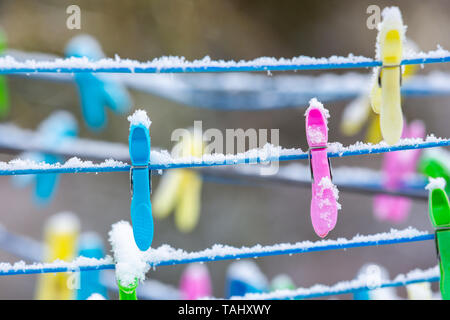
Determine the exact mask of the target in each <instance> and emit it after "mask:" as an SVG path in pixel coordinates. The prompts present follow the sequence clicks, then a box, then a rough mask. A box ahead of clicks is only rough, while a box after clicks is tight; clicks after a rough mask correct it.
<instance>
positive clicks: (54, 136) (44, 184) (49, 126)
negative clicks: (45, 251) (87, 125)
mask: <svg viewBox="0 0 450 320" xmlns="http://www.w3.org/2000/svg"><path fill="white" fill-rule="evenodd" d="M77 133H78V125H77V122H76V120H75V118H74V117H73V116H72V115H71V114H70V113H69V112H67V111H56V112H54V113H52V114H51V115H50V116H49V117H48V118H47V119H45V120H44V121H43V122H42V123H41V124H40V125H39V127H38V129H37V138H36V141H34V143H35V144H36V145H38V146H41V147H44V148H45V147H48V148H52V147H54V146H55V145H59V144H61V143H62V142H63V141H64V140H66V139H70V138H73V137H76V135H77ZM20 158H21V159H24V160H25V159H27V160H33V161H35V162H45V163H48V164H53V163H57V162H62V161H63V159H62V158H61V157H60V156H56V155H52V154H46V153H36V152H25V153H23V154H21V155H20ZM11 179H12V182H13V184H14V185H15V186H17V187H24V186H26V185H28V184H29V183H31V182H34V196H33V199H34V201H35V203H36V204H38V205H45V204H48V203H49V202H50V201H51V199H52V197H53V195H54V193H55V190H56V187H57V185H58V181H59V175H58V174H57V173H45V174H37V175H15V176H13V177H12V178H11Z"/></svg>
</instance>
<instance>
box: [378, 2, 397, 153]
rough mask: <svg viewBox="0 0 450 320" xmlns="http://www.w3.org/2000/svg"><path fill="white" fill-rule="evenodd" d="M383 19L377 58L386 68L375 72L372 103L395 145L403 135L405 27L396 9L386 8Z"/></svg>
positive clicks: (386, 134) (386, 135)
mask: <svg viewBox="0 0 450 320" xmlns="http://www.w3.org/2000/svg"><path fill="white" fill-rule="evenodd" d="M382 16H383V21H382V22H381V23H380V24H379V26H378V37H377V47H376V58H377V59H378V60H381V61H382V63H383V65H382V66H381V67H380V68H376V69H375V72H376V77H377V80H378V86H374V87H373V89H372V92H371V95H370V99H371V104H372V109H373V111H374V112H375V113H379V114H380V128H381V134H382V136H383V138H384V140H385V141H386V142H387V143H388V144H390V145H392V144H395V143H397V142H398V141H399V140H400V137H401V135H402V131H403V114H402V108H401V94H400V86H401V84H402V71H401V69H402V68H401V66H400V63H401V61H402V54H403V42H404V39H405V31H406V26H404V25H403V21H402V15H401V13H400V10H399V9H398V8H397V7H388V8H385V9H384V10H383V12H382Z"/></svg>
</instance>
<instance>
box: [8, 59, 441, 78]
mask: <svg viewBox="0 0 450 320" xmlns="http://www.w3.org/2000/svg"><path fill="white" fill-rule="evenodd" d="M445 62H450V55H447V56H442V57H424V58H413V59H404V60H402V61H401V63H400V64H401V65H411V64H430V63H445ZM39 63H43V61H39ZM50 63H51V62H50ZM380 66H382V62H381V61H378V60H369V59H368V60H367V61H356V62H345V63H320V62H316V63H304V64H303V63H300V64H295V63H287V64H280V63H274V64H270V63H268V64H257V65H248V64H241V65H239V63H238V64H237V65H226V63H225V64H224V65H223V66H216V65H208V63H205V64H204V65H202V64H201V63H196V64H194V65H192V66H190V64H189V63H183V64H182V65H181V66H164V65H160V64H158V63H156V64H155V65H151V63H150V66H144V67H142V66H139V65H136V66H130V67H121V66H117V67H101V66H100V67H58V66H56V67H51V66H43V67H40V66H36V67H15V66H0V74H14V73H82V72H89V73H203V72H267V71H295V70H330V69H355V68H372V67H380Z"/></svg>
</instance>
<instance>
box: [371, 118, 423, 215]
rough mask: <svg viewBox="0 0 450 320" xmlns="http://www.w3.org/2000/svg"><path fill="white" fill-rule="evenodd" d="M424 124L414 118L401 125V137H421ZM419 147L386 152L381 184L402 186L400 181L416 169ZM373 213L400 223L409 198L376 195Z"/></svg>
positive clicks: (407, 210)
mask: <svg viewBox="0 0 450 320" xmlns="http://www.w3.org/2000/svg"><path fill="white" fill-rule="evenodd" d="M424 136H425V125H424V124H423V122H422V121H420V120H416V121H413V122H411V123H410V124H409V125H405V126H404V127H403V138H423V137H424ZM420 151H421V150H420V149H414V150H403V151H395V152H388V153H386V154H385V155H384V158H383V170H382V172H383V175H384V176H383V181H384V182H383V185H384V187H385V188H386V189H388V190H397V189H400V188H401V187H402V185H401V183H402V181H405V180H406V179H407V178H408V177H409V176H411V175H413V174H414V173H415V172H416V170H417V163H418V161H419V157H420ZM373 208H374V214H375V217H376V218H378V219H379V220H381V221H384V220H387V221H391V222H394V223H401V222H403V221H405V220H406V219H407V217H408V214H409V211H410V208H411V199H409V198H407V197H398V196H390V195H376V196H375V198H374V204H373Z"/></svg>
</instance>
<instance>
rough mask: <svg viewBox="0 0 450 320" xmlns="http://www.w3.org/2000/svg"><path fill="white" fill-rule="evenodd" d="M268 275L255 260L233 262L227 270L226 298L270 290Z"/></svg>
mask: <svg viewBox="0 0 450 320" xmlns="http://www.w3.org/2000/svg"><path fill="white" fill-rule="evenodd" d="M268 291H269V285H268V281H267V278H266V276H265V275H264V274H263V273H262V272H261V270H260V269H259V267H258V265H257V264H256V263H254V262H253V261H236V262H233V263H232V264H231V265H230V266H229V267H228V270H227V279H226V298H227V299H229V298H231V297H235V296H239V297H240V296H244V295H246V294H247V293H262V292H268Z"/></svg>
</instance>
